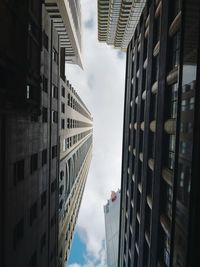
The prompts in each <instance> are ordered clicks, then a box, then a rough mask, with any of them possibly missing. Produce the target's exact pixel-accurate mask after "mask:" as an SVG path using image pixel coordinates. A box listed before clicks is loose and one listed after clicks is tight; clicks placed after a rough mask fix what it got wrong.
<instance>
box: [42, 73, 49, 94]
mask: <svg viewBox="0 0 200 267" xmlns="http://www.w3.org/2000/svg"><path fill="white" fill-rule="evenodd" d="M43 91H45V92H46V93H47V92H48V79H47V78H46V77H45V76H44V75H43Z"/></svg>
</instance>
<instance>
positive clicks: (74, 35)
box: [45, 0, 83, 68]
mask: <svg viewBox="0 0 200 267" xmlns="http://www.w3.org/2000/svg"><path fill="white" fill-rule="evenodd" d="M45 5H46V9H47V11H48V13H49V16H50V18H51V19H52V20H53V22H54V27H55V28H56V30H57V32H58V34H59V36H60V46H61V47H64V48H65V58H66V62H67V63H71V64H77V65H79V66H80V67H81V68H83V63H82V53H81V48H82V45H81V27H82V26H81V6H80V0H76V1H71V0H65V1H64V0H62V1H58V0H45Z"/></svg>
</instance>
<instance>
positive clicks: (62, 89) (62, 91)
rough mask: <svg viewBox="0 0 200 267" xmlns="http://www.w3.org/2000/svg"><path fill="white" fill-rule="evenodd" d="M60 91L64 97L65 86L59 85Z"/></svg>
mask: <svg viewBox="0 0 200 267" xmlns="http://www.w3.org/2000/svg"><path fill="white" fill-rule="evenodd" d="M61 93H62V96H63V97H65V87H64V86H62V87H61Z"/></svg>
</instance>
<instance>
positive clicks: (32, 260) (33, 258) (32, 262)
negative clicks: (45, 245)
mask: <svg viewBox="0 0 200 267" xmlns="http://www.w3.org/2000/svg"><path fill="white" fill-rule="evenodd" d="M36 266H37V253H36V251H35V252H34V253H33V255H32V256H31V258H30V261H29V264H28V267H36Z"/></svg>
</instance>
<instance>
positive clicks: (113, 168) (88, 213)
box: [66, 0, 125, 267]
mask: <svg viewBox="0 0 200 267" xmlns="http://www.w3.org/2000/svg"><path fill="white" fill-rule="evenodd" d="M81 3H82V16H83V25H87V23H88V22H91V21H92V22H94V26H93V27H84V29H83V55H84V57H83V67H84V71H82V70H81V69H80V68H78V67H76V66H70V65H66V76H67V79H69V80H70V82H71V83H72V85H73V86H74V88H75V89H76V91H77V92H78V93H79V95H80V97H81V98H82V99H83V101H84V102H85V104H86V106H87V107H88V109H89V110H90V111H91V113H92V115H93V118H94V143H93V159H92V163H91V167H90V171H89V175H88V179H87V183H86V188H85V192H84V196H83V200H82V204H81V209H80V213H79V217H78V223H77V229H78V233H79V235H80V236H81V238H82V240H83V241H84V242H85V244H86V247H87V252H88V255H89V262H88V265H86V266H84V267H90V266H98V267H103V266H105V258H104V260H102V263H101V265H94V263H92V262H91V259H92V257H95V259H97V258H100V259H101V257H100V253H101V252H102V251H103V250H102V241H103V240H104V239H105V230H104V228H105V226H104V212H103V205H105V204H106V201H107V199H108V198H109V197H110V192H111V190H117V189H118V188H120V185H121V182H120V180H121V151H122V143H121V142H122V125H123V103H124V84H125V82H124V73H125V54H124V56H123V54H121V53H119V51H118V50H115V49H114V48H112V47H109V46H108V45H106V44H104V43H99V42H98V36H97V17H96V16H97V1H91V0H82V2H81ZM104 251H105V250H104ZM102 253H103V252H102ZM104 254H105V253H104ZM92 264H93V265H92ZM98 264H99V263H98ZM70 267H78V265H71V266H70Z"/></svg>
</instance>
